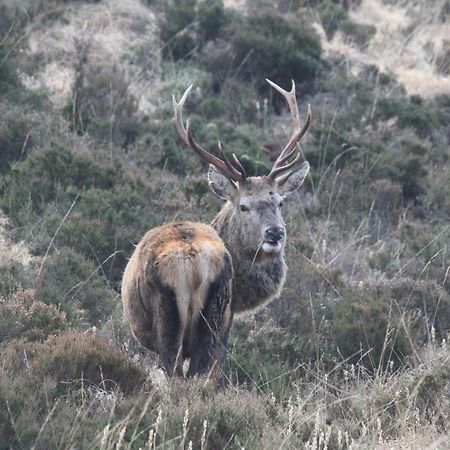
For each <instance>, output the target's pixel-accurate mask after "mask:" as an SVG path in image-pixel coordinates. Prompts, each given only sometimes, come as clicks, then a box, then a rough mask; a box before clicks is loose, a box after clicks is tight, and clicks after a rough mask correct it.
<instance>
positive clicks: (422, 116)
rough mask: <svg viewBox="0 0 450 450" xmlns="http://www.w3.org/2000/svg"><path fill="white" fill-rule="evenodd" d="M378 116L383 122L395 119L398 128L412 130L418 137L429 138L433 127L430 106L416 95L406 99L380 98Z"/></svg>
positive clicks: (433, 120) (433, 115) (433, 122)
mask: <svg viewBox="0 0 450 450" xmlns="http://www.w3.org/2000/svg"><path fill="white" fill-rule="evenodd" d="M377 111H378V116H379V117H381V118H382V119H384V120H387V119H390V118H394V117H395V118H397V121H398V126H399V127H400V128H409V127H411V128H413V129H414V130H415V131H416V133H417V134H418V136H420V137H426V136H429V135H430V133H431V130H432V128H433V126H435V114H433V110H432V108H431V107H430V105H428V104H426V103H425V102H424V101H423V99H422V98H421V97H420V96H418V95H413V96H411V97H409V98H407V99H404V98H402V99H395V98H382V99H380V100H379V103H378V110H377Z"/></svg>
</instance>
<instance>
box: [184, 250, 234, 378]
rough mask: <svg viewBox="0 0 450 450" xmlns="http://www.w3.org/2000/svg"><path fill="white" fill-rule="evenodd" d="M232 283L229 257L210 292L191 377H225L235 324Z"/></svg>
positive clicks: (193, 353) (195, 344)
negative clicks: (226, 361) (233, 323)
mask: <svg viewBox="0 0 450 450" xmlns="http://www.w3.org/2000/svg"><path fill="white" fill-rule="evenodd" d="M231 281H232V267H231V260H230V257H229V256H228V255H226V256H225V257H224V266H223V267H222V270H221V272H220V274H219V276H218V277H217V278H216V280H215V281H214V282H213V283H212V284H211V286H210V287H209V289H208V293H207V298H206V302H205V306H204V308H203V311H202V313H201V316H200V318H199V321H198V324H197V328H196V330H195V333H194V340H193V342H192V350H191V362H190V366H189V371H188V374H187V375H188V377H192V376H194V375H208V376H210V377H211V378H213V379H218V378H219V377H220V375H221V374H222V368H223V364H224V361H225V356H226V352H227V344H228V334H229V330H230V327H231V322H232V310H231V290H232V287H231Z"/></svg>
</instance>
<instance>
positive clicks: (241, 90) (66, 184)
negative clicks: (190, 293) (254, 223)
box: [0, 0, 450, 450]
mask: <svg viewBox="0 0 450 450" xmlns="http://www.w3.org/2000/svg"><path fill="white" fill-rule="evenodd" d="M225 6H226V7H224V5H223V4H222V2H221V1H219V0H215V1H212V2H200V1H196V0H186V1H184V2H172V1H169V2H163V1H156V0H154V1H144V0H142V1H138V0H126V1H118V0H101V1H73V2H72V1H71V2H68V1H63V0H40V1H37V2H35V1H27V0H23V1H21V2H13V1H8V0H0V117H1V121H0V209H1V216H0V448H1V449H3V448H5V449H9V448H35V449H49V448H58V449H59V448H67V449H69V448H98V449H100V448H101V449H122V448H130V449H138V448H193V449H196V448H200V449H217V448H229V449H231V448H246V449H253V448H254V449H260V448H274V449H275V448H277V449H278V448H287V449H299V448H304V449H321V450H322V449H323V450H325V449H367V448H374V449H388V448H389V449H391V448H393V449H411V448H413V449H423V448H436V449H445V448H449V445H448V441H449V438H450V436H449V435H448V429H449V415H450V359H449V355H450V349H449V347H448V333H449V330H450V254H449V244H448V243H449V242H450V227H449V218H450V187H449V186H450V185H449V182H448V181H449V179H450V164H449V156H450V154H449V139H450V135H449V131H448V123H449V120H450V96H449V95H450V91H449V85H448V80H449V64H450V63H449V61H450V59H449V55H450V53H449V51H448V48H447V47H448V42H447V41H448V39H446V36H448V32H447V31H448V23H449V21H448V18H449V15H450V6H449V2H448V1H444V0H442V1H441V0H430V1H427V2H420V4H419V3H417V2H413V1H407V0H405V1H400V0H399V1H387V0H386V1H381V0H363V1H353V2H352V1H348V2H331V1H314V2H312V1H306V0H305V1H303V0H294V1H287V0H280V1H277V2H268V1H250V0H248V1H247V2H241V1H239V2H225ZM265 77H268V78H271V79H273V80H274V81H276V82H278V83H280V84H282V85H285V86H288V85H289V83H290V79H291V78H294V79H295V81H296V84H297V93H298V101H299V105H300V110H301V116H303V114H305V112H306V103H307V102H309V103H311V106H312V110H313V116H314V120H313V125H312V129H311V131H310V132H309V133H308V136H307V137H306V139H305V143H304V145H303V147H302V150H303V153H304V155H305V158H306V159H308V161H309V162H310V163H311V166H312V171H311V176H310V177H309V178H308V180H307V182H306V183H305V187H304V189H303V191H302V192H301V193H300V194H298V196H297V197H295V198H294V199H293V200H291V201H289V202H288V203H287V204H286V209H285V211H284V215H285V219H286V221H287V226H288V233H289V237H288V244H287V260H288V265H289V273H288V277H287V281H286V285H285V288H284V290H283V292H282V295H281V297H280V299H278V300H277V301H275V302H273V303H272V304H271V305H269V306H268V307H267V308H265V309H264V310H263V311H261V312H259V313H258V314H256V315H255V316H251V317H246V318H243V319H241V320H238V321H236V322H235V324H234V326H233V330H232V334H231V339H230V348H229V355H228V362H227V365H226V368H225V372H224V377H225V378H226V379H227V380H228V387H227V388H226V389H224V390H222V391H216V390H214V389H212V388H211V386H209V385H208V383H206V382H205V380H191V381H189V382H180V381H177V380H175V381H168V380H167V379H166V378H165V376H164V375H163V373H162V372H161V371H160V370H159V369H158V368H157V358H156V357H155V355H153V354H146V353H145V352H144V351H143V349H142V348H140V347H139V346H138V345H137V343H136V342H135V341H134V340H133V339H132V337H131V336H130V334H129V332H128V328H127V325H126V324H125V323H123V319H122V311H121V305H120V292H119V290H120V281H121V275H122V272H123V269H124V266H125V264H126V261H127V258H128V257H129V256H130V254H131V251H132V248H133V245H134V244H135V243H136V242H138V240H139V239H140V238H141V236H142V235H143V234H144V233H145V231H147V230H148V229H149V228H152V227H154V226H157V225H160V224H162V223H164V222H170V221H172V220H177V219H189V220H199V221H205V222H207V221H209V220H211V219H212V217H213V216H214V214H215V213H216V212H217V211H218V209H219V208H220V206H221V203H220V201H219V200H217V199H216V198H214V196H213V195H212V194H211V193H210V192H209V190H208V186H207V182H206V176H205V173H206V167H205V166H204V165H203V163H202V162H201V161H199V159H198V158H197V157H196V156H195V155H194V154H192V152H190V151H189V150H187V149H186V148H185V147H184V146H183V145H182V144H181V143H180V142H179V140H178V139H177V134H176V131H175V129H174V128H175V127H174V125H173V118H172V115H173V112H172V105H171V96H172V93H175V94H176V95H180V94H181V92H182V91H183V90H184V89H185V88H186V87H187V86H188V85H189V84H190V83H191V82H193V83H194V85H195V89H194V91H193V93H192V99H190V100H189V102H188V104H187V105H186V107H187V113H189V115H190V117H191V121H192V126H193V128H194V132H195V135H196V136H198V140H199V141H201V142H202V143H203V144H204V145H205V146H206V147H207V148H209V149H211V150H212V151H214V148H215V145H216V142H217V140H218V139H219V138H220V140H221V141H222V142H223V143H224V145H225V146H226V149H227V150H229V151H234V152H236V153H237V154H238V155H239V157H240V159H241V160H242V161H244V163H245V165H246V169H247V170H248V172H249V173H252V174H261V173H265V171H266V170H268V168H269V167H270V164H271V162H272V161H273V160H274V159H275V157H276V155H277V152H279V151H280V149H281V148H282V146H283V144H284V143H285V141H286V136H287V135H288V134H289V126H290V125H289V124H290V121H289V119H288V112H287V111H286V109H285V106H284V105H283V104H282V103H279V99H278V98H277V97H276V96H274V95H273V94H272V93H271V92H270V89H269V86H267V85H266V83H265V81H264V78H265Z"/></svg>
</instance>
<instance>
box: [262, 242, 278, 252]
mask: <svg viewBox="0 0 450 450" xmlns="http://www.w3.org/2000/svg"><path fill="white" fill-rule="evenodd" d="M262 249H263V250H264V251H265V252H266V253H278V252H279V251H280V250H281V242H264V243H263V245H262Z"/></svg>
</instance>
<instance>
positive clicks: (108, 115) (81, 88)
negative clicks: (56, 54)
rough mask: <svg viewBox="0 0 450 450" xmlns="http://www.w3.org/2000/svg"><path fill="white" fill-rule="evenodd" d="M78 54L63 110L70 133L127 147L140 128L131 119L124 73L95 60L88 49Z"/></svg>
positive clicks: (132, 110)
mask: <svg viewBox="0 0 450 450" xmlns="http://www.w3.org/2000/svg"><path fill="white" fill-rule="evenodd" d="M78 53H79V62H78V64H77V78H76V80H75V82H74V86H73V95H72V100H71V101H70V102H69V103H68V105H67V106H66V108H65V110H64V112H65V114H66V117H67V118H68V119H69V123H70V124H71V127H72V130H73V131H76V132H77V133H78V134H85V133H87V134H89V135H90V136H94V137H96V138H97V139H98V140H100V141H101V142H108V143H109V144H110V145H113V144H116V145H119V146H121V147H128V146H129V145H131V144H132V143H133V142H134V141H135V140H136V139H137V137H138V136H139V134H140V133H141V129H142V126H141V124H140V123H139V121H138V120H137V118H135V113H136V110H137V101H136V100H135V99H134V98H133V96H132V95H131V94H130V93H129V90H128V85H129V80H128V79H127V76H126V74H125V73H124V71H123V70H122V69H121V67H117V66H115V65H114V64H111V63H109V62H107V63H105V62H102V63H99V62H98V61H96V59H95V55H94V56H91V52H90V49H89V47H88V46H85V47H81V48H80V49H79V51H78Z"/></svg>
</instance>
